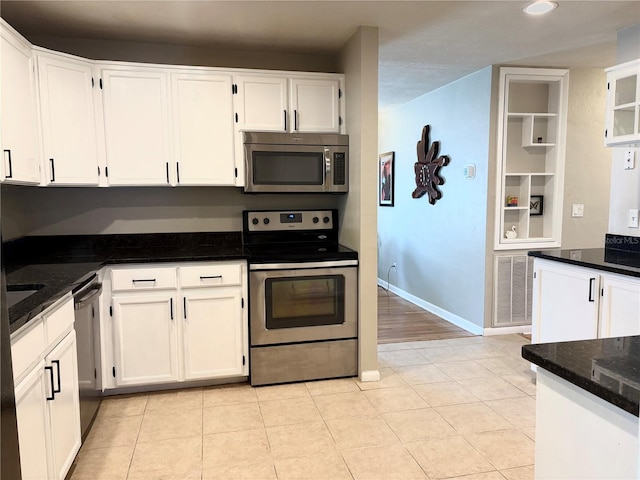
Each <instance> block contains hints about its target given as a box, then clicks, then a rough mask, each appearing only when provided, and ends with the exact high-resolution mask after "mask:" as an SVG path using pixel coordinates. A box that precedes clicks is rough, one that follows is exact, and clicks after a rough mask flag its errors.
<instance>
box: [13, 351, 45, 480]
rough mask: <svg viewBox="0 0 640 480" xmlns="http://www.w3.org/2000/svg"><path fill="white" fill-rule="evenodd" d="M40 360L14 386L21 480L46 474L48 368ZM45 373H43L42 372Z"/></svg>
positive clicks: (41, 477) (39, 477)
mask: <svg viewBox="0 0 640 480" xmlns="http://www.w3.org/2000/svg"><path fill="white" fill-rule="evenodd" d="M44 366H45V365H44V362H43V361H40V363H39V364H38V365H37V366H36V367H35V368H34V369H33V370H32V371H31V373H29V374H28V375H27V376H26V377H25V378H24V380H22V382H20V383H19V384H18V385H17V386H16V391H15V394H16V416H17V419H18V443H19V445H20V466H21V468H22V478H23V479H24V480H42V479H43V478H50V477H49V468H48V462H49V459H48V453H47V452H48V444H49V442H50V440H49V438H50V430H49V414H48V410H47V400H46V398H47V388H48V387H47V385H48V382H49V381H50V379H49V371H48V370H45V369H44ZM45 373H46V375H45Z"/></svg>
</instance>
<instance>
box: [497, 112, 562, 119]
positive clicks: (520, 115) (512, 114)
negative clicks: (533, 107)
mask: <svg viewBox="0 0 640 480" xmlns="http://www.w3.org/2000/svg"><path fill="white" fill-rule="evenodd" d="M557 116H558V114H557V113H528V112H525V113H522V112H509V113H507V117H509V118H526V117H541V118H554V117H557Z"/></svg>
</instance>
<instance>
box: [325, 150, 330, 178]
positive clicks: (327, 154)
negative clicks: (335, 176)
mask: <svg viewBox="0 0 640 480" xmlns="http://www.w3.org/2000/svg"><path fill="white" fill-rule="evenodd" d="M330 180H331V149H330V148H329V147H324V185H325V187H328V186H329V181H330Z"/></svg>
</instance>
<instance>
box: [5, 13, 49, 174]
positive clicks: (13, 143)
mask: <svg viewBox="0 0 640 480" xmlns="http://www.w3.org/2000/svg"><path fill="white" fill-rule="evenodd" d="M0 37H1V41H0V42H1V43H0V65H1V72H2V75H1V79H0V80H1V87H0V91H1V93H0V95H1V96H0V98H1V102H0V122H2V123H1V125H0V131H1V132H2V153H3V156H2V162H1V167H0V169H1V172H0V173H1V174H2V181H5V182H7V183H20V184H38V183H40V152H39V141H38V138H39V137H38V126H37V125H38V122H37V109H36V88H35V72H34V62H33V56H32V54H31V45H29V43H28V42H27V41H26V40H25V39H24V38H22V37H21V36H20V35H19V34H18V33H17V32H16V31H15V30H13V29H12V28H11V27H9V26H8V25H7V24H6V23H4V22H2V23H1V24H0Z"/></svg>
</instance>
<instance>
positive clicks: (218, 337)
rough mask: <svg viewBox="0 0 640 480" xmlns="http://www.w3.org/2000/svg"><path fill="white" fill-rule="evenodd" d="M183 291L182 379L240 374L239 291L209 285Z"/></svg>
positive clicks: (240, 295) (241, 341)
mask: <svg viewBox="0 0 640 480" xmlns="http://www.w3.org/2000/svg"><path fill="white" fill-rule="evenodd" d="M183 295H184V297H183V309H184V313H183V320H184V322H183V328H182V340H183V351H184V379H185V380H199V379H203V378H215V377H226V376H231V375H238V376H240V375H242V374H243V365H244V364H245V363H246V359H245V355H244V354H242V352H243V338H242V337H243V329H242V326H243V325H242V322H241V321H238V319H241V318H242V307H241V305H242V292H241V291H239V289H237V288H209V289H203V290H194V291H187V292H184V293H183Z"/></svg>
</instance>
